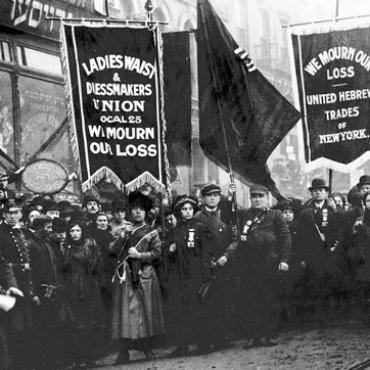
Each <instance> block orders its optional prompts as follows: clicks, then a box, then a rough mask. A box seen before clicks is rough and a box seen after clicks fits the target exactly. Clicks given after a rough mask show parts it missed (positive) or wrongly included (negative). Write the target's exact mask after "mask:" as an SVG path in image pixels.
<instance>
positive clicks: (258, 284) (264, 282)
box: [236, 185, 291, 348]
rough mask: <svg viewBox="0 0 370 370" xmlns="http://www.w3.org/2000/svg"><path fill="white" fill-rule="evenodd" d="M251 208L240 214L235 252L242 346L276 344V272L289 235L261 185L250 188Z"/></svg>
mask: <svg viewBox="0 0 370 370" xmlns="http://www.w3.org/2000/svg"><path fill="white" fill-rule="evenodd" d="M250 198H251V205H252V206H251V208H250V209H248V210H246V211H244V212H241V213H240V240H239V246H238V249H237V252H236V261H237V262H236V263H237V266H236V269H237V271H238V276H239V283H240V285H239V286H240V293H239V295H238V296H239V307H238V308H239V309H238V312H239V315H238V318H239V320H240V324H241V326H242V328H243V329H244V334H245V335H246V336H247V337H248V338H249V339H250V340H249V343H248V344H247V345H246V348H249V347H251V346H260V345H266V346H271V345H276V344H277V341H276V334H277V326H278V294H277V293H278V286H277V281H278V273H279V272H286V271H288V269H289V265H288V262H289V258H290V255H291V236H290V232H289V228H288V226H287V223H286V221H285V219H284V217H283V215H282V213H281V212H280V211H278V210H272V209H269V207H268V205H269V191H268V189H267V188H266V187H265V186H262V185H253V186H252V187H251V188H250Z"/></svg>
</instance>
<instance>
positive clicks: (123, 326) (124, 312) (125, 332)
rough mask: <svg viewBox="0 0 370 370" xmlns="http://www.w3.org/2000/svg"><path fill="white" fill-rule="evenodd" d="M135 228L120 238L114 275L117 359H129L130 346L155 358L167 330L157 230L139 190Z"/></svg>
mask: <svg viewBox="0 0 370 370" xmlns="http://www.w3.org/2000/svg"><path fill="white" fill-rule="evenodd" d="M129 208H130V216H131V218H132V222H133V225H132V228H130V230H127V232H126V234H125V235H121V236H119V237H118V238H117V240H116V241H115V243H114V245H113V250H116V251H117V255H118V262H117V267H116V270H115V273H114V277H113V302H112V307H113V312H112V313H113V314H112V338H113V339H114V340H119V341H120V349H119V354H118V357H117V360H116V363H127V362H128V361H129V352H128V349H129V348H134V349H137V350H140V351H143V352H144V354H145V357H146V358H147V359H152V358H153V353H152V348H153V345H154V339H155V338H156V337H158V336H159V335H162V334H164V320H163V312H162V302H161V293H160V287H159V282H158V277H157V273H156V271H155V268H154V263H155V262H156V261H158V260H159V259H160V256H161V240H160V238H159V235H158V232H157V230H155V229H153V228H152V227H151V226H149V225H147V224H146V222H145V217H146V215H147V213H148V211H149V210H150V209H151V208H152V204H151V201H150V199H149V198H148V197H146V196H145V195H143V194H141V193H140V192H137V191H135V192H133V193H131V194H130V195H129Z"/></svg>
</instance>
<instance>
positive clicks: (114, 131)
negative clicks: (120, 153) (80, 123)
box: [89, 125, 155, 140]
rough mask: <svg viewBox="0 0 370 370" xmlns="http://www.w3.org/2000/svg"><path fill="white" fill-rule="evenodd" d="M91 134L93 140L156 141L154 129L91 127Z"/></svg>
mask: <svg viewBox="0 0 370 370" xmlns="http://www.w3.org/2000/svg"><path fill="white" fill-rule="evenodd" d="M89 134H90V137H92V138H99V137H101V138H107V139H115V140H123V139H127V140H152V139H153V140H154V139H155V128H154V127H106V128H103V127H102V126H97V125H89Z"/></svg>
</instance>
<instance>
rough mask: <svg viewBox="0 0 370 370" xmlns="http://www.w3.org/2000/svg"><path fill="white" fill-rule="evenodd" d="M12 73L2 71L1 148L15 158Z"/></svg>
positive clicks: (0, 107) (0, 105)
mask: <svg viewBox="0 0 370 370" xmlns="http://www.w3.org/2000/svg"><path fill="white" fill-rule="evenodd" d="M11 91H12V87H11V80H10V74H9V73H7V72H3V71H0V149H1V150H3V151H4V152H5V153H6V154H8V155H9V157H11V158H12V159H13V158H14V124H13V102H12V94H11Z"/></svg>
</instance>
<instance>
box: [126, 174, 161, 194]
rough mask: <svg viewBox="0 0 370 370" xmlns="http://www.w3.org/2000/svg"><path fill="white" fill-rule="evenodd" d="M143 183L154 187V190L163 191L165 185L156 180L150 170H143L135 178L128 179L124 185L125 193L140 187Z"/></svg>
mask: <svg viewBox="0 0 370 370" xmlns="http://www.w3.org/2000/svg"><path fill="white" fill-rule="evenodd" d="M145 184H148V185H150V186H152V187H153V188H154V190H155V191H157V192H161V193H165V192H166V187H165V186H164V185H163V184H162V183H161V182H160V181H159V180H157V179H156V178H155V177H154V176H153V175H152V174H151V173H150V172H148V171H145V172H144V173H142V174H141V175H140V176H139V177H137V178H136V179H134V180H132V181H130V182H129V183H127V184H126V185H125V190H126V193H128V194H129V193H131V192H133V191H135V190H138V189H140V188H141V187H142V186H144V185H145Z"/></svg>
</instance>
